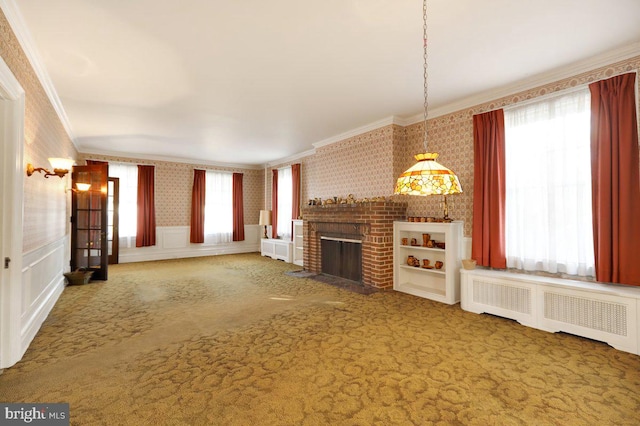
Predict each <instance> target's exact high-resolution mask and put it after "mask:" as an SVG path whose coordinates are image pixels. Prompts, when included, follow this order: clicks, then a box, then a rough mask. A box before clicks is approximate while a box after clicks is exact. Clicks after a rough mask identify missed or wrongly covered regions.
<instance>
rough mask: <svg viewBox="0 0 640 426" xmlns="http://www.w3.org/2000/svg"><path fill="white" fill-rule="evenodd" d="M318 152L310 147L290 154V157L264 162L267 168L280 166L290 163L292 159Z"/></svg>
mask: <svg viewBox="0 0 640 426" xmlns="http://www.w3.org/2000/svg"><path fill="white" fill-rule="evenodd" d="M315 153H316V149H315V148H313V149H309V150H307V151H303V152H299V153H297V154H293V155H290V156H289V157H285V158H281V159H279V160H276V161H270V162H268V163H265V164H264V168H265V169H269V168H273V167H275V166H279V165H280V164H285V163H290V162H292V161H296V160H299V159H300V158H304V157H309V156H310V155H313V154H315Z"/></svg>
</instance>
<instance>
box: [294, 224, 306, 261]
mask: <svg viewBox="0 0 640 426" xmlns="http://www.w3.org/2000/svg"><path fill="white" fill-rule="evenodd" d="M303 229H304V228H303V226H302V219H295V220H294V221H293V263H295V264H296V265H299V266H304V235H303V232H304V231H303Z"/></svg>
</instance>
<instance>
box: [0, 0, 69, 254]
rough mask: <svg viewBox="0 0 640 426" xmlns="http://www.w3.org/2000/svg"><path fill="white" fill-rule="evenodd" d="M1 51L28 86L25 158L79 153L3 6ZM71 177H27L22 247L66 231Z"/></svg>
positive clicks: (42, 161) (37, 161)
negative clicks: (12, 27) (67, 186)
mask: <svg viewBox="0 0 640 426" xmlns="http://www.w3.org/2000/svg"><path fill="white" fill-rule="evenodd" d="M0 56H2V59H3V60H4V61H5V62H6V64H7V66H8V67H9V69H11V72H12V73H13V75H14V76H15V77H16V79H17V80H18V81H19V82H20V85H21V86H22V88H23V89H24V91H25V140H24V163H25V167H26V164H27V163H32V164H33V165H34V166H35V167H45V168H50V164H49V162H48V161H47V158H49V157H70V158H75V157H76V155H77V153H76V150H75V147H74V145H73V144H72V142H71V140H70V139H69V137H68V135H67V133H66V131H65V129H64V127H63V125H62V123H61V121H60V120H59V118H58V116H57V114H56V112H55V110H54V108H53V106H52V105H51V103H50V102H49V98H48V97H47V95H46V93H45V91H44V89H43V88H42V85H41V84H40V82H39V80H38V77H37V76H36V73H35V72H34V70H33V68H32V67H31V65H30V63H29V60H28V59H27V57H26V55H25V53H24V52H23V50H22V48H21V47H20V44H19V42H18V40H17V39H16V37H15V35H14V33H13V31H12V30H11V27H10V26H9V23H8V22H7V20H6V18H5V16H4V14H3V13H2V11H1V10H0ZM69 179H70V177H69V176H67V177H65V178H63V179H60V178H57V177H53V178H48V179H45V178H43V177H42V175H41V174H35V175H33V176H31V177H28V178H26V179H25V182H24V236H23V252H28V251H31V250H33V249H36V248H39V247H42V246H44V245H46V244H48V243H50V242H53V241H56V240H58V239H60V238H62V237H64V235H65V234H66V233H67V232H68V222H69V221H68V220H67V218H68V217H69V216H70V199H71V197H70V196H69V195H68V194H65V191H64V189H65V186H66V185H68V182H69Z"/></svg>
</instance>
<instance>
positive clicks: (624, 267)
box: [589, 73, 640, 285]
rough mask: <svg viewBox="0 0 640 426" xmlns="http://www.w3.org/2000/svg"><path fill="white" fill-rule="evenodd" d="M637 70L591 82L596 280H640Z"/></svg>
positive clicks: (626, 282) (634, 282) (631, 281)
mask: <svg viewBox="0 0 640 426" xmlns="http://www.w3.org/2000/svg"><path fill="white" fill-rule="evenodd" d="M635 79H636V74H635V73H629V74H624V75H620V76H616V77H612V78H610V79H607V80H601V81H597V82H595V83H592V84H590V85H589V90H590V91H591V174H592V176H591V180H592V184H591V185H592V186H591V190H592V203H593V236H594V255H595V264H596V279H597V280H598V281H602V282H612V283H620V284H630V285H640V262H639V261H638V259H637V257H638V253H640V238H639V236H640V220H639V219H640V171H639V168H640V166H639V165H638V158H639V154H638V124H637V116H636V99H635Z"/></svg>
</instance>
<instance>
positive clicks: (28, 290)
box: [20, 236, 69, 356]
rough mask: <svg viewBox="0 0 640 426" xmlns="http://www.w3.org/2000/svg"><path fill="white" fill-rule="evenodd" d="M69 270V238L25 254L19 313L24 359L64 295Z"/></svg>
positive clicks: (66, 237)
mask: <svg viewBox="0 0 640 426" xmlns="http://www.w3.org/2000/svg"><path fill="white" fill-rule="evenodd" d="M68 270H69V237H68V236H65V237H63V238H61V239H59V240H57V241H54V242H52V243H50V244H47V245H45V246H43V247H40V248H37V249H35V250H33V251H30V252H28V253H24V254H23V256H22V291H21V293H22V294H21V296H22V304H21V310H20V312H21V315H20V341H21V345H22V347H21V356H22V354H24V352H25V351H26V350H27V348H28V347H29V344H30V343H31V341H32V340H33V338H34V337H35V335H36V333H37V332H38V330H39V329H40V326H41V325H42V323H43V322H44V320H45V319H47V316H48V315H49V312H51V309H52V308H53V306H54V305H55V303H56V301H57V300H58V298H59V297H60V295H61V294H62V291H63V290H64V275H63V273H64V272H65V271H68Z"/></svg>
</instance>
